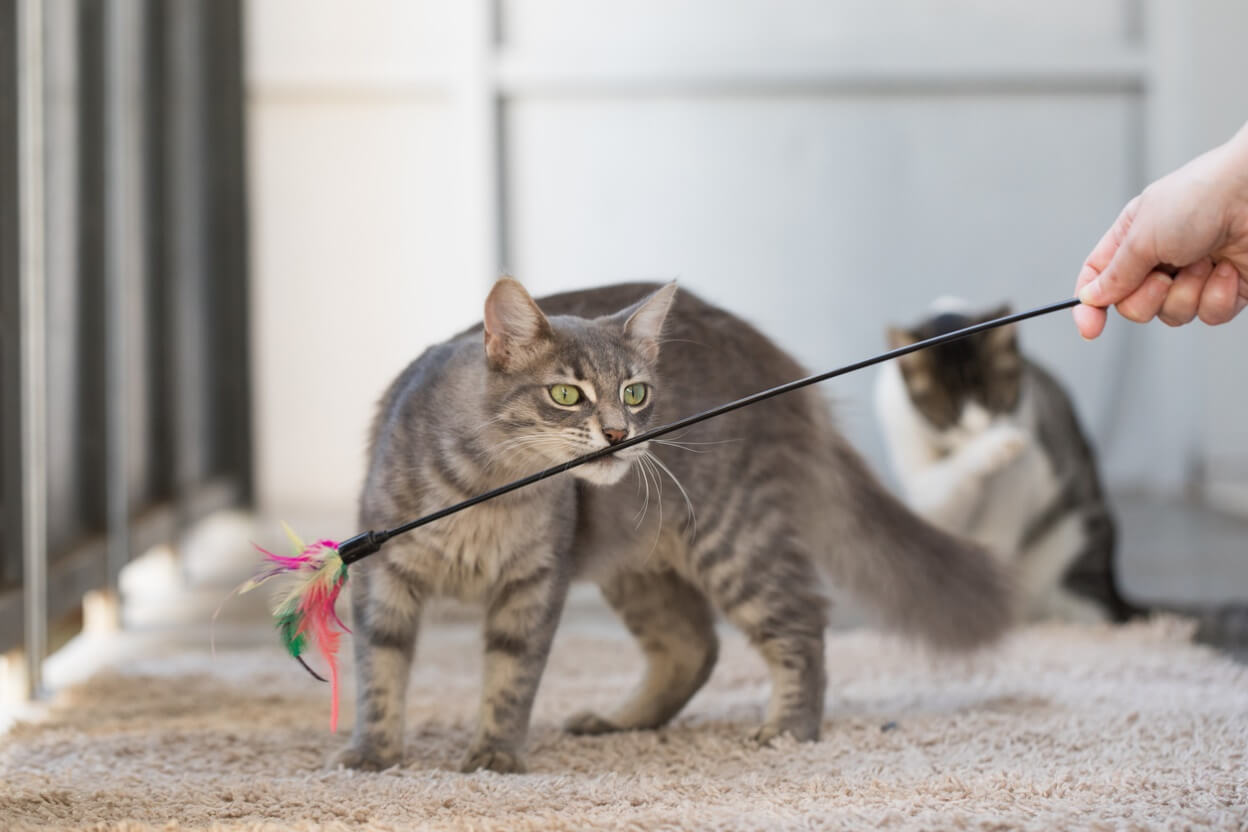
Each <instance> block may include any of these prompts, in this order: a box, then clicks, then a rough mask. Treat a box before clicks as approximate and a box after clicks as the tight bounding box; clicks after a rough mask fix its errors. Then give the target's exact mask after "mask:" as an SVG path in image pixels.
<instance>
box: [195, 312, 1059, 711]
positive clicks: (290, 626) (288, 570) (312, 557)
mask: <svg viewBox="0 0 1248 832" xmlns="http://www.w3.org/2000/svg"><path fill="white" fill-rule="evenodd" d="M1078 304H1079V301H1078V300H1077V299H1074V298H1072V299H1069V300H1063V301H1058V302H1057V303H1051V304H1048V305H1046V306H1040V307H1037V308H1035V309H1030V310H1028V311H1026V312H1017V313H1014V314H1012V315H1005V316H1003V317H1000V318H994V319H993V320H990V321H983V322H981V323H978V324H974V325H972V326H968V327H965V328H963V329H959V330H955V331H953V332H947V333H945V334H943V335H937V336H935V337H932V338H927V339H925V340H922V341H917V342H915V343H913V344H908V345H906V346H903V347H898V348H897V349H894V350H889V351H888V352H884V353H880V354H879V355H875V356H872V357H871V358H867V359H864V360H862V361H858V362H855V363H853V364H847V365H845V366H843V367H838V368H837V369H835V370H829V371H828V372H825V373H819V374H817V375H812V376H807V377H806V378H801V379H797V380H795V381H790V382H788V383H786V384H781V385H779V386H777V387H772V388H770V389H767V390H762V391H759V392H757V393H753V394H751V395H749V396H745V397H744V398H740V399H736V400H735V401H731V402H727V403H726V404H722V405H719V406H717V407H713V408H711V409H710V410H705V411H703V412H701V413H695V414H694V415H692V416H686V417H685V418H683V419H678V420H677V421H675V422H672V423H670V424H667V425H661V426H659V427H657V428H652V429H650V430H648V431H645V432H644V433H640V434H638V435H636V436H634V437H632V438H631V439H625V440H624V441H622V442H619V443H617V444H615V445H609V446H607V447H605V448H600V449H599V450H596V451H593V452H591V453H588V454H585V455H584V456H579V457H577V458H575V459H571V460H569V461H567V462H563V463H560V464H559V465H555V466H552V467H550V468H547V469H545V470H543V471H538V472H537V473H535V474H530V475H529V476H527V477H524V478H522V479H519V480H516V481H514V482H510V483H507V484H506V485H501V486H499V487H497V488H494V489H492V490H490V491H486V492H484V493H482V494H478V495H477V496H475V497H471V498H469V499H467V500H464V501H463V502H460V503H456V504H455V505H452V506H447V507H446V508H443V509H439V510H438V511H435V512H433V513H432V514H427V515H425V516H424V517H418V518H416V519H415V520H411V521H408V522H407V523H403V524H402V525H399V526H395V527H394V528H392V529H383V530H370V531H366V532H361V533H360V534H357V535H356V536H355V537H351V538H348V539H346V540H343V541H341V542H337V543H336V542H334V541H332V540H317V541H316V542H314V543H311V544H305V543H304V542H303V541H301V540H300V539H299V537H298V536H297V535H296V534H295V533H294V532H293V531H291V530H290V529H289V527H287V529H286V534H287V536H288V537H289V538H290V541H291V543H292V544H293V546H294V549H295V553H294V554H293V555H278V554H274V553H273V552H270V551H268V550H266V549H262V548H260V547H259V546H257V547H256V548H257V549H259V551H260V552H261V553H262V554H263V555H264V557H265V562H264V565H263V568H262V569H261V571H260V572H258V573H257V574H256V575H255V576H254V577H253V578H251V579H250V580H248V581H247V582H246V583H244V584H243V585H242V586H241V587H239V590H238V591H239V592H249V591H251V590H253V589H255V588H256V587H257V586H260V585H261V584H263V583H265V582H267V581H269V580H270V579H273V578H281V577H287V578H289V579H291V585H290V586H289V587H288V588H287V589H286V591H285V592H283V593H281V594H280V595H279V597H278V599H277V602H276V605H275V606H274V609H273V618H274V623H275V624H276V625H277V629H278V632H279V633H280V635H281V638H282V642H283V643H284V644H285V645H286V649H287V650H288V651H289V652H290V654H291V655H292V656H294V657H295V659H297V660H298V661H299V663H300V664H302V665H303V666H304V668H305V669H306V670H307V671H308V672H309V673H311V674H312V675H313V676H314V677H316V678H317V679H319V680H320V681H322V682H324V681H326V680H325V679H324V677H322V676H320V675H319V674H317V673H316V672H315V671H314V670H312V668H311V667H309V666H308V664H307V662H305V661H304V659H303V655H304V653H305V652H306V650H307V648H308V646H309V644H310V645H311V646H313V647H314V648H315V649H316V651H317V652H318V653H320V655H321V657H322V659H323V660H324V661H325V663H326V665H327V666H328V668H329V683H330V691H331V694H330V695H331V699H332V703H331V705H330V718H329V724H330V730H331V731H336V730H337V728H338V687H339V686H338V659H337V654H338V643H339V640H340V638H341V635H342V633H344V632H346V633H349V632H350V630H348V629H347V627H346V625H345V624H343V623H342V621H341V619H339V618H338V613H337V612H336V610H335V605H336V603H337V601H338V595H339V593H340V592H341V591H342V587H343V585H344V584H346V582H347V569H348V567H349V566H350V565H351V564H352V563H355V562H356V561H358V560H360V559H362V558H365V557H368V556H369V555H371V554H374V553H376V552H377V551H378V550H379V549H380V548H381V546H382V544H383V543H385V542H386V541H387V540H389V539H390V538H392V537H395V536H396V535H400V534H403V533H405V532H409V531H412V530H413V529H416V528H419V527H421V526H424V525H426V524H428V523H432V522H434V521H436V520H441V519H442V518H443V517H446V516H448V515H451V514H455V513H456V512H460V511H463V510H464V509H466V508H471V507H472V506H475V505H477V504H479V503H483V502H485V501H486V500H491V499H493V498H495V497H500V496H502V495H503V494H507V493H510V492H512V491H515V490H516V489H518V488H524V487H525V486H527V485H532V484H533V483H535V482H539V481H540V480H544V479H546V478H548V477H553V476H555V475H556V474H562V473H564V472H565V471H569V470H571V469H573V468H576V467H577V466H580V465H584V464H586V463H588V462H593V461H594V460H596V459H601V458H602V457H604V456H607V455H609V454H614V453H618V452H619V451H622V450H624V449H626V448H631V447H633V446H634V445H639V444H641V443H643V442H648V441H649V440H651V439H655V438H657V437H659V436H663V435H665V434H668V433H671V432H673V431H676V430H680V429H682V428H687V427H689V426H690V425H694V424H697V423H698V422H702V421H705V420H707V419H711V418H713V417H715V416H721V415H723V414H725V413H729V412H731V411H733V410H737V409H738V408H742V407H747V406H749V405H752V404H756V403H758V402H761V401H763V400H765V399H770V398H772V397H774V396H779V395H781V394H783V393H788V392H790V391H792V390H797V389H798V388H801V387H806V386H808V385H811V384H815V383H817V382H820V381H826V380H827V379H830V378H834V377H836V376H841V375H845V374H847V373H852V372H855V371H857V370H861V369H864V368H866V367H870V366H872V365H874V364H879V363H882V362H884V361H889V360H891V359H893V358H900V357H901V356H903V355H907V354H909V353H912V352H917V351H918V350H922V349H927V348H928V347H934V346H937V345H939V344H946V343H949V342H950V341H956V340H958V339H961V338H966V337H969V336H971V335H974V334H976V333H978V332H983V331H985V330H989V329H994V328H996V327H999V326H1005V325H1006V324H1011V323H1016V322H1018V321H1023V320H1026V319H1028V318H1035V317H1038V316H1040V315H1047V314H1049V313H1051V312H1056V311H1058V310H1060V309H1069V308H1071V307H1073V306H1077V305H1078ZM214 617H215V616H214Z"/></svg>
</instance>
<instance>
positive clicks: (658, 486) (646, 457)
mask: <svg viewBox="0 0 1248 832" xmlns="http://www.w3.org/2000/svg"><path fill="white" fill-rule="evenodd" d="M637 459H638V460H640V461H641V462H642V463H643V464H644V465H645V466H646V467H647V468H648V469H649V470H650V473H651V474H652V475H653V476H654V486H655V491H657V492H658V495H657V497H656V498H655V502H656V503H657V504H658V506H659V525H658V528H656V529H655V530H654V543H652V544H651V545H650V552H649V553H648V554H647V555H646V561H649V560H650V559H651V558H652V557H653V556H654V553H655V552H656V551H657V550H658V548H659V538H661V537H662V536H663V478H662V477H660V476H659V472H658V469H656V468H655V467H654V462H653V460H652V459H651V457H650V454H648V453H647V454H642V455H641V456H639V457H637Z"/></svg>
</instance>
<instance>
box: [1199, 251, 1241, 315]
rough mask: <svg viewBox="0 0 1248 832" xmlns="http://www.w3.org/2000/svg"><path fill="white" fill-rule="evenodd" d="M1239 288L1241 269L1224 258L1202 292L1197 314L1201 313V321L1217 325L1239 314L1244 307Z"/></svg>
mask: <svg viewBox="0 0 1248 832" xmlns="http://www.w3.org/2000/svg"><path fill="white" fill-rule="evenodd" d="M1239 290H1240V276H1239V270H1238V269H1236V268H1235V266H1233V265H1232V264H1231V263H1229V262H1227V261H1226V260H1223V261H1222V262H1221V263H1219V264H1218V266H1217V268H1215V269H1214V270H1213V274H1211V275H1210V276H1209V279H1208V280H1207V281H1206V282H1205V288H1204V290H1203V291H1202V292H1201V293H1200V307H1199V309H1198V311H1197V314H1198V315H1200V319H1201V321H1203V322H1204V323H1206V324H1209V325H1210V326H1217V325H1218V324H1224V323H1226V322H1227V321H1229V320H1231V319H1232V318H1234V317H1235V316H1236V315H1237V314H1239V312H1240V310H1242V309H1243V308H1244V303H1243V298H1242V297H1241V296H1240V291H1239Z"/></svg>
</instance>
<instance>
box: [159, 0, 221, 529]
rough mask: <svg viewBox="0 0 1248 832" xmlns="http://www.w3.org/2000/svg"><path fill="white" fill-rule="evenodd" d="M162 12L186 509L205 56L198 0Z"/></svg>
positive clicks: (181, 491) (201, 389)
mask: <svg viewBox="0 0 1248 832" xmlns="http://www.w3.org/2000/svg"><path fill="white" fill-rule="evenodd" d="M164 15H165V44H164V57H165V96H164V115H165V136H164V139H165V143H164V156H165V159H164V161H165V170H164V177H165V199H164V202H165V205H164V207H165V216H166V217H167V219H168V223H169V224H168V226H167V227H166V229H165V233H166V238H167V241H168V246H169V248H168V250H167V255H168V259H167V261H166V267H167V272H166V274H167V279H168V281H169V296H168V298H167V301H168V304H169V306H168V310H167V316H168V318H169V320H170V321H171V322H172V329H171V336H172V339H171V343H170V344H169V348H170V358H171V366H170V367H169V370H170V373H171V382H172V389H171V390H170V392H171V393H172V397H173V410H172V432H173V442H174V447H173V451H174V453H173V459H174V475H173V489H174V499H175V501H176V502H177V504H178V505H179V507H180V509H181V511H182V512H185V511H186V510H187V509H188V505H187V503H188V500H189V499H190V498H191V496H192V495H193V492H194V490H195V486H196V484H197V482H198V481H200V480H202V478H203V477H204V476H205V473H206V472H207V470H208V465H207V460H208V458H209V454H210V452H211V449H210V448H209V447H208V444H209V439H210V437H209V435H208V431H207V430H206V419H207V414H208V408H209V406H210V405H211V402H210V401H209V399H208V397H207V396H206V395H205V389H206V380H207V379H208V363H207V361H206V358H207V355H206V350H205V349H204V344H205V338H204V329H205V325H206V321H205V317H206V316H205V315H204V314H203V312H204V309H205V298H204V284H205V271H204V264H205V262H206V249H207V245H206V241H205V239H204V228H205V223H204V190H205V182H204V170H203V166H202V165H203V159H204V139H205V128H206V126H207V125H206V124H205V120H204V118H203V116H204V109H203V88H204V84H203V77H202V74H201V68H202V67H203V63H204V58H203V54H202V46H203V38H202V35H203V20H204V4H203V3H202V0H187V2H180V3H170V4H167V5H166V7H165V10H164Z"/></svg>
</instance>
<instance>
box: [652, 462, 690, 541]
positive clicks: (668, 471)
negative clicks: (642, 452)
mask: <svg viewBox="0 0 1248 832" xmlns="http://www.w3.org/2000/svg"><path fill="white" fill-rule="evenodd" d="M646 456H648V457H649V458H650V461H651V462H653V463H654V464H655V465H657V466H659V468H660V469H662V470H663V472H664V473H666V474H667V475H668V476H669V477H671V478H672V482H673V483H674V484H675V485H676V487H677V488H678V489H680V495H681V496H682V497H684V498H685V506H686V507H688V509H689V520H690V524H691V526H692V528H693V538H696V537H697V536H698V515H697V513H696V512H695V511H694V510H693V501H692V500H690V499H689V492H688V491H686V490H685V487H684V486H683V485H681V483H680V480H678V479H676V475H675V474H673V473H672V469H671V468H668V467H667V466H666V465H664V464H663V460H661V459H659V458H658V457H657V456H655V455H654V454H651V453H647V454H646ZM691 539H692V538H691Z"/></svg>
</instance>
